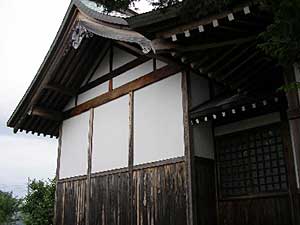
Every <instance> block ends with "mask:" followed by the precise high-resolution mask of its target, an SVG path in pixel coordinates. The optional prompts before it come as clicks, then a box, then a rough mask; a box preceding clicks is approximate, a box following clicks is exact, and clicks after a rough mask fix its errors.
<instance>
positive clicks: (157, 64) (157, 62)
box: [156, 60, 168, 69]
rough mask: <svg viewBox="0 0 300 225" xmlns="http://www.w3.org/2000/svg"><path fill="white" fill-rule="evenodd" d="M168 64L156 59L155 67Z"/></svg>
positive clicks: (158, 67)
mask: <svg viewBox="0 0 300 225" xmlns="http://www.w3.org/2000/svg"><path fill="white" fill-rule="evenodd" d="M166 65H168V64H167V63H165V62H163V61H160V60H156V69H160V68H162V67H164V66H166Z"/></svg>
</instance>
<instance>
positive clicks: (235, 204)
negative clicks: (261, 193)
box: [219, 196, 292, 225]
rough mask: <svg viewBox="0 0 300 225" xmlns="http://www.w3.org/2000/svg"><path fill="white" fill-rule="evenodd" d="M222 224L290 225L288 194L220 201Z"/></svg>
mask: <svg viewBox="0 0 300 225" xmlns="http://www.w3.org/2000/svg"><path fill="white" fill-rule="evenodd" d="M219 213H220V225H241V224H243V225H266V224H268V225H290V224H292V221H291V216H290V213H291V209H290V203H289V199H288V196H286V197H285V196H282V197H272V198H259V199H243V200H242V199H241V200H233V201H223V202H220V203H219Z"/></svg>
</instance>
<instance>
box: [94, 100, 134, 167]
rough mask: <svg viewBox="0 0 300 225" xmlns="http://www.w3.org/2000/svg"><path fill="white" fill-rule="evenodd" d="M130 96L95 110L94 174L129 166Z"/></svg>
mask: <svg viewBox="0 0 300 225" xmlns="http://www.w3.org/2000/svg"><path fill="white" fill-rule="evenodd" d="M128 104H129V98H128V95H126V96H123V97H121V98H118V99H116V100H114V101H111V102H109V103H106V104H104V105H102V106H99V107H97V108H95V117H94V135H93V156H92V172H99V171H105V170H111V169H117V168H122V167H126V166H128V139H129V122H128V120H129V106H128Z"/></svg>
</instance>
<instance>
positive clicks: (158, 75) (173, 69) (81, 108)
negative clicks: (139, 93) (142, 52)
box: [64, 66, 181, 119]
mask: <svg viewBox="0 0 300 225" xmlns="http://www.w3.org/2000/svg"><path fill="white" fill-rule="evenodd" d="M180 70H181V67H180V66H165V67H163V68H161V69H158V70H156V71H153V72H151V73H148V74H147V75H145V76H143V77H140V78H138V79H136V80H134V81H131V82H129V83H127V84H125V85H123V86H121V87H118V88H116V89H114V90H112V91H110V92H107V93H105V94H102V95H100V96H98V97H96V98H93V99H91V100H89V101H87V102H85V103H82V104H80V105H78V106H77V107H74V108H72V109H70V110H68V111H66V112H65V113H64V118H65V119H66V118H70V117H73V116H76V115H78V114H80V113H83V112H86V111H88V110H89V109H90V108H94V107H97V106H100V105H103V104H105V103H107V102H109V101H112V100H114V99H116V98H119V97H121V96H123V95H126V94H128V93H129V92H131V91H135V90H138V89H140V88H143V87H145V86H147V85H150V84H152V83H155V82H157V81H159V80H162V79H164V78H166V77H169V76H171V75H173V74H175V73H178V72H179V71H180Z"/></svg>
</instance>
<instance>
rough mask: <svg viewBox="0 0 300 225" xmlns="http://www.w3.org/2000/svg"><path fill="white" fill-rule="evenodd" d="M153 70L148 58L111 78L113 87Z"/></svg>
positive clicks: (151, 62)
mask: <svg viewBox="0 0 300 225" xmlns="http://www.w3.org/2000/svg"><path fill="white" fill-rule="evenodd" d="M152 71H153V61H152V60H149V61H147V62H145V63H143V64H141V65H139V66H137V67H135V68H133V69H131V70H129V71H127V72H125V73H123V74H121V75H119V76H117V77H115V78H114V79H113V86H114V88H117V87H120V86H122V85H124V84H127V83H128V82H130V81H133V80H135V79H137V78H139V77H142V76H144V75H146V74H148V73H151V72H152Z"/></svg>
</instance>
